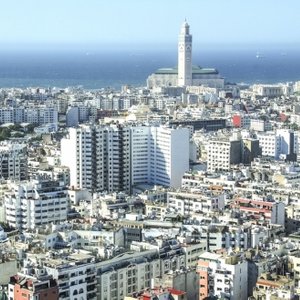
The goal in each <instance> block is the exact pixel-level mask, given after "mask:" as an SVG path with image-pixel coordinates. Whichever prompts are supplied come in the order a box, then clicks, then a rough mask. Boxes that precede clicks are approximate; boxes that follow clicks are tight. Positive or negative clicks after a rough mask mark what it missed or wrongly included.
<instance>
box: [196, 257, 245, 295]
mask: <svg viewBox="0 0 300 300" xmlns="http://www.w3.org/2000/svg"><path fill="white" fill-rule="evenodd" d="M197 272H198V274H199V276H200V279H199V285H200V288H199V300H204V299H208V298H209V297H213V296H217V297H220V298H224V299H231V300H247V299H248V291H247V287H248V262H247V261H245V260H242V259H241V258H240V257H238V256H237V255H233V256H227V257H226V256H224V257H223V256H222V255H221V254H214V253H209V252H206V253H203V254H202V255H200V257H199V262H198V268H197Z"/></svg>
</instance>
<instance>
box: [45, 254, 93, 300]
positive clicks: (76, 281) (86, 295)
mask: <svg viewBox="0 0 300 300" xmlns="http://www.w3.org/2000/svg"><path fill="white" fill-rule="evenodd" d="M43 267H44V269H45V270H46V271H47V273H48V274H49V275H52V276H53V278H55V279H56V280H57V284H58V291H59V299H64V298H66V299H70V300H75V299H78V300H79V299H91V300H92V299H97V295H96V291H97V287H96V283H97V280H96V268H95V263H94V257H93V256H90V255H85V254H81V253H78V254H73V255H70V256H68V259H65V258H63V259H61V258H54V259H46V260H45V261H44V262H43Z"/></svg>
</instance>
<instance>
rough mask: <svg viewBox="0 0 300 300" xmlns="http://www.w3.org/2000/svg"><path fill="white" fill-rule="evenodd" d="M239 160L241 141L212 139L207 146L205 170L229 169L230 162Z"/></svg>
mask: <svg viewBox="0 0 300 300" xmlns="http://www.w3.org/2000/svg"><path fill="white" fill-rule="evenodd" d="M240 162H241V141H240V140H235V141H231V140H229V139H223V140H222V139H213V140H210V141H209V142H208V147H207V170H208V171H209V172H215V171H229V170H230V166H231V165H232V164H239V163H240Z"/></svg>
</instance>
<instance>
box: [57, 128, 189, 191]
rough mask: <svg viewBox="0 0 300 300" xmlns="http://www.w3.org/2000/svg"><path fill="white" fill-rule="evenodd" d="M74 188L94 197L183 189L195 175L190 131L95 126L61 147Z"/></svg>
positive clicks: (76, 132) (75, 134)
mask: <svg viewBox="0 0 300 300" xmlns="http://www.w3.org/2000/svg"><path fill="white" fill-rule="evenodd" d="M61 153H62V155H61V163H62V165H65V166H68V167H69V168H70V178H71V180H70V185H71V187H74V188H86V189H88V190H89V191H105V190H106V191H108V192H112V191H127V192H128V191H130V189H131V186H132V185H137V184H145V183H146V184H158V185H164V186H172V187H179V186H180V185H181V177H182V176H183V174H184V172H185V171H187V170H188V169H189V131H188V129H187V128H169V127H148V126H136V127H135V126H132V127H129V126H128V127H126V126H113V125H111V126H89V125H82V126H80V127H79V128H70V129H69V137H68V138H65V139H62V141H61Z"/></svg>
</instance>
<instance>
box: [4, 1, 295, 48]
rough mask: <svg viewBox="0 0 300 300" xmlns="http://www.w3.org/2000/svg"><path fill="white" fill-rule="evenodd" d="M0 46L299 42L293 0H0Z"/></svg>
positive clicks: (153, 45)
mask: <svg viewBox="0 0 300 300" xmlns="http://www.w3.org/2000/svg"><path fill="white" fill-rule="evenodd" d="M0 9H1V18H0V48H1V49H6V48H7V49H8V48H9V49H12V50H14V49H23V48H26V47H27V48H30V47H37V48H38V47H44V48H49V49H51V48H55V47H62V48H63V47H68V46H71V45H73V46H74V45H76V47H79V48H80V47H87V45H90V46H91V45H97V47H99V46H100V47H103V48H106V47H117V46H122V47H129V48H130V47H132V48H134V47H143V46H145V47H152V48H156V47H163V46H164V45H165V46H171V47H173V46H174V45H176V43H177V36H178V33H179V28H180V25H181V23H182V22H183V21H184V19H185V18H186V19H187V21H188V22H189V24H190V26H191V32H192V34H193V41H194V43H195V44H199V45H201V44H204V45H217V44H219V45H225V46H226V45H231V46H233V45H248V44H266V45H273V44H289V45H298V44H299V43H300V40H299V38H300V18H299V12H300V1H299V0H108V1H105V0H0Z"/></svg>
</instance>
